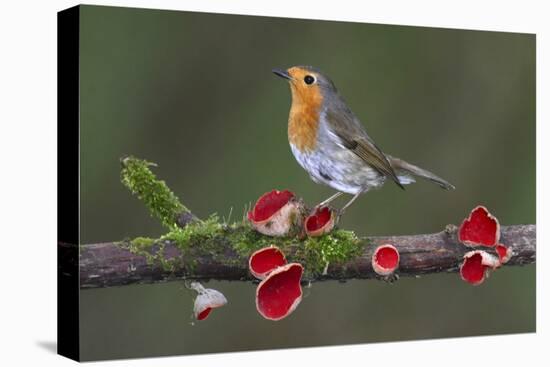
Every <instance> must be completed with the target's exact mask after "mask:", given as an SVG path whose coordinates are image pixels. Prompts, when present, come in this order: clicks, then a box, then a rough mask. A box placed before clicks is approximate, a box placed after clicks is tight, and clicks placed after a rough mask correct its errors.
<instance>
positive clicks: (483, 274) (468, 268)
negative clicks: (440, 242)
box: [460, 250, 500, 285]
mask: <svg viewBox="0 0 550 367" xmlns="http://www.w3.org/2000/svg"><path fill="white" fill-rule="evenodd" d="M498 266H500V261H499V260H498V259H497V258H496V257H495V256H493V255H491V254H489V253H487V252H485V251H481V250H476V251H470V252H467V253H466V254H465V255H464V262H463V263H462V265H461V266H460V276H461V278H462V279H463V280H464V281H466V282H468V283H470V284H472V285H479V284H481V283H483V281H484V280H485V278H487V277H488V276H489V271H490V270H491V269H496V268H497V267H498Z"/></svg>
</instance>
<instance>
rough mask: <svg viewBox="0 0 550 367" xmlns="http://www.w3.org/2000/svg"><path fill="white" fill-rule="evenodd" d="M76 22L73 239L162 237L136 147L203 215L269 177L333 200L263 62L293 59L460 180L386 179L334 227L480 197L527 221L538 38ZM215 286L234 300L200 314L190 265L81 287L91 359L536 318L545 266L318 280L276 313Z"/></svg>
mask: <svg viewBox="0 0 550 367" xmlns="http://www.w3.org/2000/svg"><path fill="white" fill-rule="evenodd" d="M80 32H81V33H80V35H81V46H80V47H81V48H80V53H81V58H80V67H81V74H80V83H81V110H80V123H81V141H80V143H81V148H80V149H81V215H82V220H81V223H82V228H81V242H82V243H96V242H103V241H112V240H119V239H123V238H132V237H136V236H151V237H157V236H160V235H161V234H163V232H164V231H163V228H162V227H161V225H160V224H159V223H158V222H157V221H156V220H154V219H152V218H150V217H149V214H148V212H147V211H146V209H145V208H144V206H143V205H142V204H141V203H140V202H139V201H138V200H137V199H136V198H135V197H133V196H131V195H130V193H129V192H128V191H127V190H126V189H125V188H124V187H123V186H122V185H121V184H120V181H119V171H120V165H119V158H120V157H122V156H124V155H127V154H132V155H135V156H137V157H141V158H145V159H147V160H150V161H153V162H157V163H158V165H159V166H158V167H157V168H156V169H155V172H156V173H157V174H158V176H159V177H161V178H162V179H164V180H166V182H167V183H168V185H169V186H170V187H171V188H172V189H173V190H174V191H175V192H176V194H177V195H178V196H179V197H180V198H181V199H182V201H183V202H184V204H185V205H187V206H188V207H189V208H191V209H192V210H193V212H194V213H195V214H197V215H198V216H199V217H203V218H204V217H206V216H208V215H209V214H211V213H213V212H217V213H218V214H219V215H220V216H225V217H227V216H228V214H229V211H230V209H231V208H233V218H240V217H241V216H242V214H243V211H244V209H243V208H244V206H245V205H246V204H248V203H250V202H253V201H255V200H256V198H257V197H258V196H259V195H261V194H262V193H263V192H265V191H268V190H271V189H273V188H279V189H283V188H288V189H291V190H293V191H294V192H296V193H297V194H298V195H301V196H302V197H304V198H305V199H306V201H307V202H309V203H310V204H314V203H317V202H319V201H321V200H323V199H325V198H326V197H328V196H329V195H330V194H331V193H332V191H331V190H330V189H329V188H326V187H322V186H319V185H317V184H314V183H313V182H312V181H311V180H310V179H309V177H308V175H307V174H306V173H305V171H303V170H302V168H300V167H299V166H298V164H297V163H296V162H295V160H294V158H293V156H292V154H291V152H290V148H289V146H288V142H287V137H286V121H287V116H288V110H289V107H290V91H289V88H288V85H287V83H285V82H284V81H282V80H280V79H279V78H277V77H275V76H274V75H273V74H271V69H272V68H274V67H280V68H285V67H289V66H292V65H297V64H298V65H299V64H307V65H315V66H317V67H319V68H320V69H321V70H323V71H325V72H326V73H327V74H328V75H330V76H331V78H332V79H333V81H334V82H335V84H336V86H337V87H338V89H339V90H340V92H341V93H342V94H343V96H344V97H345V98H346V100H347V102H348V104H349V105H350V107H351V108H352V109H353V110H354V112H355V113H356V114H357V115H358V116H359V117H360V118H361V119H362V121H363V123H364V124H365V125H366V127H367V130H368V132H369V134H370V135H371V137H373V138H374V139H375V141H376V142H377V143H378V145H379V146H380V147H381V148H382V149H383V150H384V151H385V152H387V153H389V154H392V155H395V156H398V157H402V158H404V159H407V160H409V161H410V162H412V163H415V164H418V165H420V166H422V167H425V168H427V169H429V170H432V171H433V172H435V173H437V174H438V175H441V176H442V177H444V178H446V179H448V180H449V181H450V182H452V183H453V184H455V185H456V187H457V189H456V190H455V191H452V192H447V191H444V190H440V189H439V188H438V187H436V186H434V185H431V184H429V183H426V182H424V181H420V182H418V183H417V184H416V185H412V186H409V187H407V190H406V191H402V190H400V189H399V188H397V186H396V185H392V184H389V185H386V186H385V187H384V188H383V189H381V190H379V191H373V192H370V193H368V194H367V195H366V196H364V197H362V198H361V199H360V200H358V202H357V203H356V204H354V205H353V206H352V207H351V208H350V209H349V210H348V211H347V213H346V216H345V217H344V219H343V221H342V222H341V226H342V227H344V228H348V229H353V230H355V231H357V233H358V234H359V235H382V234H411V233H429V232H437V231H440V230H442V229H443V228H444V227H445V225H446V224H448V223H459V222H460V221H461V220H462V218H464V217H465V216H466V215H467V214H468V212H469V211H470V209H471V208H472V207H474V206H475V205H477V204H484V205H486V206H488V207H489V208H490V210H491V211H492V212H493V213H494V214H495V215H496V216H498V218H499V219H500V222H501V224H504V225H505V224H521V223H535V36H534V35H529V34H513V33H501V32H479V31H467V30H449V29H434V28H420V27H404V26H386V25H375V24H359V23H343V22H322V21H312V20H293V19H280V18H266V17H249V16H232V15H221V14H219V15H216V14H201V13H188V12H175V11H159V10H143V9H129V8H112V7H94V6H83V7H81V30H80ZM348 198H349V197H346V198H345V199H342V201H341V202H338V205H343V203H344V202H345V201H344V200H347V199H348ZM207 287H213V288H216V289H218V290H220V291H222V292H223V293H224V294H225V295H226V296H227V298H228V300H229V304H228V305H227V306H226V307H224V308H222V309H219V310H216V311H214V312H213V313H212V315H211V316H210V317H209V319H208V320H207V321H205V322H199V323H194V322H193V319H192V307H193V294H192V292H191V291H189V290H187V289H186V288H185V286H184V284H183V282H170V283H165V284H154V285H132V286H125V287H120V288H110V289H98V290H85V291H82V292H81V298H80V311H81V322H80V327H81V343H82V344H81V356H82V358H83V359H107V358H124V357H145V356H153V355H155V356H158V355H168V354H188V353H206V352H226V351H236V350H252V349H263V348H281V347H299V346H319V345H334V344H346V343H363V342H380V341H396V340H412V339H424V338H441V337H455V336H467V335H490V334H501V333H522V332H533V331H535V266H528V267H515V268H512V267H504V268H503V269H501V270H499V271H498V272H495V273H494V274H493V275H492V276H491V278H490V279H489V280H488V281H486V282H485V283H484V284H483V285H481V286H479V287H472V286H470V285H468V284H466V283H464V282H462V281H461V280H460V278H459V276H458V275H457V274H439V275H430V276H424V277H422V278H420V279H412V278H403V279H401V280H400V281H398V282H397V283H395V284H386V283H383V282H379V281H374V280H361V281H359V280H354V281H348V282H346V283H337V282H321V283H314V284H312V285H311V287H310V288H307V289H306V290H305V294H306V295H305V297H304V299H303V301H302V303H301V304H300V306H299V307H298V309H297V310H296V311H295V312H294V313H293V314H292V315H291V316H290V317H288V318H287V319H284V320H282V321H279V322H271V321H267V320H264V319H262V318H261V317H260V315H259V314H258V313H257V312H256V310H255V304H254V293H255V288H256V286H255V285H254V284H252V283H244V282H243V283H240V282H217V281H211V282H209V283H207Z"/></svg>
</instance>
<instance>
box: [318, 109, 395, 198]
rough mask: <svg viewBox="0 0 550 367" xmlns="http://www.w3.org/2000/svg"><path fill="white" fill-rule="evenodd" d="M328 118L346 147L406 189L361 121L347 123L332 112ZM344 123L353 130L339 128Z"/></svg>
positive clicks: (328, 114)
mask: <svg viewBox="0 0 550 367" xmlns="http://www.w3.org/2000/svg"><path fill="white" fill-rule="evenodd" d="M326 118H327V120H328V122H329V125H330V128H331V129H332V130H333V133H334V135H336V136H337V137H338V138H339V139H340V141H341V143H342V145H343V146H344V147H346V148H347V149H349V150H351V151H352V152H353V153H355V154H356V155H357V156H358V157H359V158H361V159H362V160H363V161H364V162H365V163H367V164H368V165H370V166H371V167H373V168H374V169H376V170H377V171H378V172H380V173H381V174H383V175H385V176H387V177H389V178H391V179H392V180H393V181H395V183H396V184H397V185H398V186H399V187H401V188H402V189H404V187H403V185H402V184H401V182H399V178H397V175H396V174H395V171H394V170H393V168H392V166H391V164H390V162H389V161H388V159H387V158H386V156H385V155H384V153H382V151H381V150H380V148H378V147H377V146H376V144H375V143H374V141H372V139H371V138H370V137H369V136H368V135H367V133H366V132H365V131H364V129H363V128H362V127H361V126H360V125H358V124H360V123H359V122H357V121H348V123H347V124H346V123H345V122H343V121H337V120H336V119H338V118H340V119H341V118H342V116H341V115H340V117H337V116H336V114H331V113H330V112H329V113H327V115H326ZM344 118H346V117H344ZM349 118H350V120H355V119H354V116H349ZM344 124H346V126H347V127H351V130H352V131H351V132H348V131H346V130H344V129H342V128H339V126H342V125H344Z"/></svg>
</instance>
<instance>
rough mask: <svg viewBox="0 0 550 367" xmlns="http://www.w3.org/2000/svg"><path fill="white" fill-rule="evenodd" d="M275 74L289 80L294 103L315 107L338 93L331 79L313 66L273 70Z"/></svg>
mask: <svg viewBox="0 0 550 367" xmlns="http://www.w3.org/2000/svg"><path fill="white" fill-rule="evenodd" d="M273 73H274V74H275V75H277V76H279V77H281V78H284V79H287V80H288V82H289V84H290V90H291V92H292V103H297V104H302V103H305V104H308V105H310V104H311V105H315V104H318V103H319V102H320V101H322V100H323V99H324V98H330V96H332V95H333V94H336V93H337V91H336V87H335V86H334V83H333V82H332V81H331V80H330V79H329V77H327V76H326V75H325V74H323V73H322V72H321V71H320V70H319V69H317V68H315V67H313V66H293V67H291V68H288V69H286V70H281V69H273Z"/></svg>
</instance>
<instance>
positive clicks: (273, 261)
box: [248, 246, 286, 279]
mask: <svg viewBox="0 0 550 367" xmlns="http://www.w3.org/2000/svg"><path fill="white" fill-rule="evenodd" d="M285 264H286V258H285V254H283V252H282V251H281V250H280V249H279V248H278V247H276V246H269V247H264V248H262V249H259V250H258V251H255V252H254V253H253V254H252V255H250V259H249V260H248V269H249V270H250V273H252V275H253V276H255V277H256V278H258V279H264V278H265V277H266V276H267V275H268V274H269V273H270V272H272V271H273V270H275V269H276V268H278V267H279V266H283V265H285Z"/></svg>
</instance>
